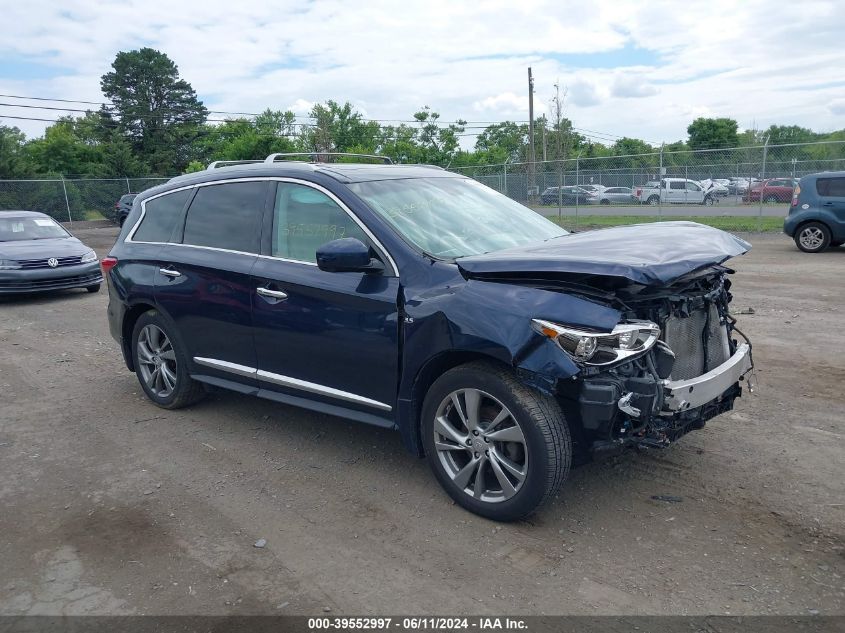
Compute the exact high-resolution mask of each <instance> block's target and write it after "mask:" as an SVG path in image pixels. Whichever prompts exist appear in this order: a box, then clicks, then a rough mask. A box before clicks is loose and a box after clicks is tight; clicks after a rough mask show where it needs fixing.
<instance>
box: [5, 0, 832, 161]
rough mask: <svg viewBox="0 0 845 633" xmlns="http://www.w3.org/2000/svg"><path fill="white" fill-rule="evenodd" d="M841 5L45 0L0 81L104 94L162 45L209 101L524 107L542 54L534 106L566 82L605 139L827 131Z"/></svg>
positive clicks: (367, 107)
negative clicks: (724, 131) (122, 55)
mask: <svg viewBox="0 0 845 633" xmlns="http://www.w3.org/2000/svg"><path fill="white" fill-rule="evenodd" d="M843 16H845V12H843V11H841V10H838V9H837V7H836V3H835V2H833V1H830V0H807V1H806V2H803V3H800V4H798V3H794V4H786V3H782V2H775V1H771V0H769V1H766V0H746V1H745V2H742V3H736V2H728V1H725V0H710V1H707V2H702V1H699V0H689V1H688V2H685V3H684V5H683V8H682V9H681V8H679V6H678V4H677V3H676V2H673V1H671V0H650V1H649V2H647V3H642V2H627V1H611V0H595V1H594V2H590V3H584V2H572V1H560V0H558V1H549V2H546V1H545V0H526V1H525V2H522V3H519V4H516V5H515V4H514V3H513V2H504V1H503V0H489V1H488V2H484V3H469V2H454V0H452V1H449V2H446V1H445V0H427V1H426V2H417V1H415V0H409V1H407V2H403V3H401V4H400V3H398V2H391V1H388V0H384V1H381V0H379V1H375V0H373V1H362V2H360V3H349V2H343V1H341V0H320V2H308V1H305V0H303V1H299V0H297V1H288V2H276V3H272V6H271V3H266V2H263V1H260V0H241V1H240V2H238V3H236V4H235V3H232V2H230V1H228V0H227V1H223V0H203V2H198V1H197V0H185V1H184V2H181V3H172V2H165V1H164V0H146V1H142V0H126V1H124V2H119V3H118V2H109V1H105V2H99V3H96V4H94V3H91V2H89V1H88V0H85V1H82V0H65V1H64V2H62V3H61V4H60V5H59V4H57V3H54V2H51V1H48V0H33V1H32V2H28V3H15V4H9V6H7V7H6V8H4V18H5V20H4V21H5V23H6V24H14V25H15V28H13V29H7V30H6V31H4V37H3V38H2V40H0V93H2V94H10V95H24V96H39V97H55V98H60V99H81V100H86V101H100V100H102V95H101V94H100V89H99V78H100V76H101V75H102V74H103V73H105V72H107V71H108V70H109V66H110V64H111V61H112V60H113V59H114V55H115V54H116V53H117V52H118V51H120V50H128V49H132V48H137V47H140V46H151V47H153V48H157V49H159V50H161V51H164V52H166V53H167V54H168V55H169V56H170V57H171V58H172V59H173V60H174V61H175V62H176V63H177V64H178V66H179V68H180V71H181V73H182V76H183V77H184V78H185V79H187V80H188V81H189V82H191V84H192V85H193V86H194V88H195V89H196V90H197V92H198V93H199V96H200V98H201V99H203V100H204V101H205V103H206V105H207V106H208V107H209V108H210V109H212V110H225V111H239V112H256V111H260V110H262V109H264V108H266V107H271V108H274V109H283V110H285V109H292V110H294V111H295V112H296V113H297V114H298V115H302V116H304V115H306V114H307V112H308V110H309V109H310V107H311V105H312V104H313V103H315V102H319V101H325V100H327V99H335V100H338V101H350V102H351V103H353V104H354V105H355V106H356V107H357V108H358V109H359V110H361V111H362V112H363V113H364V114H365V115H366V116H367V117H369V118H374V119H408V118H409V117H410V116H411V115H412V114H413V112H415V111H416V110H418V109H419V108H420V107H422V106H424V105H429V106H431V107H432V108H433V109H434V110H436V111H439V112H440V113H441V120H444V121H449V120H454V119H456V118H463V119H466V120H469V121H479V122H480V121H501V120H505V119H510V120H520V121H524V120H527V117H528V107H527V106H528V104H527V101H528V100H527V88H526V69H527V67H528V66H532V68H533V71H534V76H535V109H536V111H537V112H538V113H539V114H542V113H543V112H544V111H546V110H548V108H549V103H550V100H551V97H552V95H553V92H554V85H555V84H556V83H559V85H560V86H562V87H563V88H564V90H565V92H566V95H567V100H566V115H567V116H568V117H570V118H571V119H572V120H573V122H574V125H575V126H576V127H580V128H582V129H589V130H594V131H596V132H594V134H595V138H596V140H599V141H604V142H611V141H612V139H613V138H616V137H619V136H634V137H639V138H644V139H646V140H648V141H651V142H655V143H659V142H661V141H667V142H668V141H674V140H678V139H683V138H685V136H686V127H687V126H688V125H689V123H690V122H691V121H692V120H693V119H694V118H695V117H697V116H729V117H732V118H735V119H736V120H737V121H738V122H739V124H740V127H743V128H745V127H750V126H752V125H756V126H758V127H766V126H768V125H770V124H772V123H784V124H787V123H788V124H791V123H795V124H799V125H805V126H807V127H811V128H814V129H817V130H831V129H840V128H845V120H843V114H845V99H843V91H842V87H843V86H842V82H839V81H837V80H836V79H835V77H836V76H837V75H836V73H838V70H839V69H840V68H842V67H843V66H845V64H843V62H845V47H843V46H842V45H841V43H840V41H841V33H842V32H845V17H843ZM787 44H789V45H787ZM799 44H800V45H799ZM831 69H836V70H835V72H833V73H832V71H831ZM2 102H3V103H25V102H24V101H22V100H16V99H12V98H8V97H4V98H2ZM28 103H30V104H31V103H32V102H28ZM41 105H53V106H56V107H75V106H73V105H72V104H62V103H59V102H57V103H52V104H51V103H49V102H41ZM80 107H84V106H80ZM58 114H59V111H50V110H33V109H24V108H18V107H14V106H0V122H4V123H7V124H15V125H18V126H19V127H20V128H21V129H22V130H24V131H25V132H26V133H27V134H29V135H38V134H41V133H42V132H43V129H44V126H45V125H46V124H45V123H43V122H36V121H20V120H17V121H16V120H12V119H3V118H2V117H3V115H6V116H9V115H14V116H31V117H34V118H54V117H55V116H58ZM464 142H465V143H466V144H468V145H471V144H472V142H473V139H472V138H471V137H467V138H465V139H464Z"/></svg>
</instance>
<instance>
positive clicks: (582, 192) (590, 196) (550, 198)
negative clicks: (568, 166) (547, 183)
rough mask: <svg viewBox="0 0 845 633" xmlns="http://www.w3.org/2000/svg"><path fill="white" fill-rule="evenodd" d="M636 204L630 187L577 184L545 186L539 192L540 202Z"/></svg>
mask: <svg viewBox="0 0 845 633" xmlns="http://www.w3.org/2000/svg"><path fill="white" fill-rule="evenodd" d="M576 200H577V203H578V204H636V203H637V202H638V200H637V199H636V198H635V197H634V193H633V190H632V189H631V188H630V187H603V186H602V185H578V186H577V187H575V186H573V187H547V188H546V189H544V190H543V193H541V194H540V202H541V203H542V204H558V202H560V203H561V204H565V205H571V204H575V203H576Z"/></svg>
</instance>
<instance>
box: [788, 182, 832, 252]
mask: <svg viewBox="0 0 845 633" xmlns="http://www.w3.org/2000/svg"><path fill="white" fill-rule="evenodd" d="M783 232H784V233H786V234H787V235H788V236H789V237H791V238H793V239H794V240H795V245H796V246H797V247H798V248H800V249H801V250H802V251H804V252H805V253H820V252H821V251H823V250H825V249H826V248H827V247H828V246H842V244H845V171H827V172H822V173H819V174H810V175H809V176H804V177H803V178H801V180H800V181H798V185H796V187H795V190H794V191H793V193H792V204H790V206H789V215H787V216H786V219H785V220H784V221H783Z"/></svg>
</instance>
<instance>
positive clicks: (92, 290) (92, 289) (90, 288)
mask: <svg viewBox="0 0 845 633" xmlns="http://www.w3.org/2000/svg"><path fill="white" fill-rule="evenodd" d="M85 290H87V291H88V292H90V293H91V294H93V293H95V292H100V284H94V285H93V286H85Z"/></svg>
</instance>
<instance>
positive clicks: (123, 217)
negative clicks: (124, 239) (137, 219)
mask: <svg viewBox="0 0 845 633" xmlns="http://www.w3.org/2000/svg"><path fill="white" fill-rule="evenodd" d="M124 222H126V216H125V215H122V216H120V219H119V220H118V221H117V224H118V225H119V226H120V228H123V223H124Z"/></svg>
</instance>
